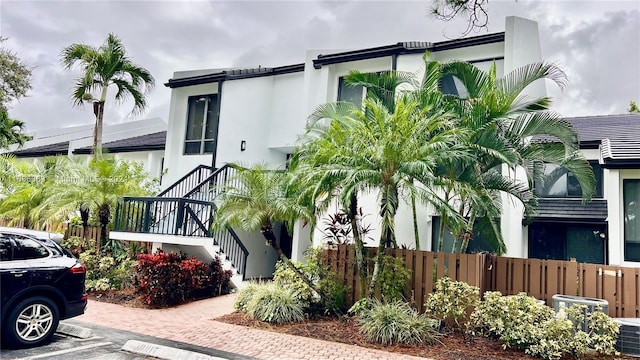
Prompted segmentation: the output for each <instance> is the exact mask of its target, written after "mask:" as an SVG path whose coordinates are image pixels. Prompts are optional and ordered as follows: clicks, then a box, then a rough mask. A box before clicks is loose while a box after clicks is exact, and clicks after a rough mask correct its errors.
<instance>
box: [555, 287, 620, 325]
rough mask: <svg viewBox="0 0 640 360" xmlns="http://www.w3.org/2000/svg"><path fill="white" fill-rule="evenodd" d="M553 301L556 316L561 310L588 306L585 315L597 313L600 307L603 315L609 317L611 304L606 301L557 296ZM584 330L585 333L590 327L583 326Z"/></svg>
mask: <svg viewBox="0 0 640 360" xmlns="http://www.w3.org/2000/svg"><path fill="white" fill-rule="evenodd" d="M551 300H552V303H551V304H552V306H553V310H555V312H556V314H557V313H558V312H559V311H560V310H561V309H564V308H568V307H571V306H573V305H586V306H587V309H586V310H585V314H588V313H592V312H594V311H597V310H598V307H600V309H601V310H602V312H603V313H605V314H607V315H608V314H609V302H608V301H607V300H604V299H596V298H588V297H582V296H571V295H561V294H556V295H553V297H552V298H551ZM582 330H584V331H587V330H588V326H587V324H586V323H583V324H582Z"/></svg>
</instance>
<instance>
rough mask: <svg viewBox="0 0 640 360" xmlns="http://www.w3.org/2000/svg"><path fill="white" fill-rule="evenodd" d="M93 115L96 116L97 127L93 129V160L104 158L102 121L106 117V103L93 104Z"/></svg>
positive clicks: (97, 102)
mask: <svg viewBox="0 0 640 360" xmlns="http://www.w3.org/2000/svg"><path fill="white" fill-rule="evenodd" d="M93 113H94V114H95V115H96V125H95V127H94V128H93V158H94V159H100V158H102V120H103V117H104V101H96V102H94V103H93Z"/></svg>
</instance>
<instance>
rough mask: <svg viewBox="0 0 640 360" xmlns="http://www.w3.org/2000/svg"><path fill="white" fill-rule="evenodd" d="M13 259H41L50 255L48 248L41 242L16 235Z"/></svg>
mask: <svg viewBox="0 0 640 360" xmlns="http://www.w3.org/2000/svg"><path fill="white" fill-rule="evenodd" d="M12 240H13V241H14V243H13V244H14V249H13V260H31V259H40V258H45V257H47V256H49V251H48V250H47V248H46V247H45V246H44V245H42V244H40V243H39V242H37V241H35V240H33V239H29V238H22V237H18V236H16V237H14V238H13V239H12Z"/></svg>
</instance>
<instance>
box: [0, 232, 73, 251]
mask: <svg viewBox="0 0 640 360" xmlns="http://www.w3.org/2000/svg"><path fill="white" fill-rule="evenodd" d="M4 235H5V236H7V237H10V238H11V239H14V240H15V239H36V240H38V242H40V243H42V245H45V246H46V247H48V248H49V251H50V252H51V253H52V254H53V256H62V255H63V253H64V250H63V249H62V248H61V247H60V246H59V245H58V244H56V243H55V242H54V241H53V240H50V239H41V238H38V237H36V236H31V235H23V234H16V233H7V232H5V233H4Z"/></svg>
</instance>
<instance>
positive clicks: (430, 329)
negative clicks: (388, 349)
mask: <svg viewBox="0 0 640 360" xmlns="http://www.w3.org/2000/svg"><path fill="white" fill-rule="evenodd" d="M436 326H437V321H434V320H432V319H429V318H427V317H426V316H424V315H420V314H418V312H417V311H415V310H414V309H412V308H411V307H410V306H409V304H407V303H405V302H401V301H396V302H393V303H387V304H385V303H382V302H379V301H374V303H373V304H372V305H371V309H369V310H365V311H363V312H362V313H361V317H360V332H361V333H362V334H363V335H364V336H365V337H366V338H367V339H368V340H370V341H375V342H377V343H380V344H383V345H393V344H407V345H412V344H424V343H426V344H431V343H433V342H435V341H436V339H437V335H438V332H437V330H436Z"/></svg>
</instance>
